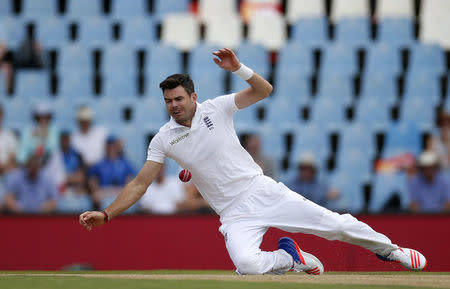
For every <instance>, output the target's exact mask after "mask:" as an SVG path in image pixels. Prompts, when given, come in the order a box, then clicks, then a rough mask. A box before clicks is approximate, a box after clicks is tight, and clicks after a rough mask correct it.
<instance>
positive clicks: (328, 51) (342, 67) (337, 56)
mask: <svg viewBox="0 0 450 289" xmlns="http://www.w3.org/2000/svg"><path fill="white" fill-rule="evenodd" d="M322 56H323V57H322V60H323V62H322V64H321V73H325V74H327V73H332V74H342V75H347V76H351V75H354V74H355V73H356V72H357V54H356V51H355V49H353V48H352V47H349V46H346V45H344V44H333V45H329V46H327V47H326V48H325V49H324V50H323V55H322Z"/></svg>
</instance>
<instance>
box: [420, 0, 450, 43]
mask: <svg viewBox="0 0 450 289" xmlns="http://www.w3.org/2000/svg"><path fill="white" fill-rule="evenodd" d="M420 3H421V8H420V10H421V17H420V27H421V29H420V39H421V40H422V41H423V42H424V43H439V45H441V46H443V47H445V48H446V49H448V48H449V47H450V35H449V33H448V29H447V27H449V26H450V17H448V15H449V13H450V2H448V1H446V0H433V1H421V2H420Z"/></svg>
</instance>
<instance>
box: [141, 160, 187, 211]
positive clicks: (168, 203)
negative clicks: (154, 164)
mask: <svg viewBox="0 0 450 289" xmlns="http://www.w3.org/2000/svg"><path fill="white" fill-rule="evenodd" d="M185 190H186V186H185V185H184V184H183V183H182V182H181V181H180V180H179V179H178V177H176V176H168V175H166V169H165V166H163V167H162V168H161V171H160V172H159V174H158V175H157V176H156V179H155V180H154V181H153V183H152V184H151V185H150V186H149V187H148V188H147V191H146V192H145V195H144V196H142V198H141V200H140V201H139V204H140V206H141V208H142V209H144V211H147V212H150V213H154V214H175V213H176V212H177V206H178V205H179V203H180V202H182V201H184V200H185Z"/></svg>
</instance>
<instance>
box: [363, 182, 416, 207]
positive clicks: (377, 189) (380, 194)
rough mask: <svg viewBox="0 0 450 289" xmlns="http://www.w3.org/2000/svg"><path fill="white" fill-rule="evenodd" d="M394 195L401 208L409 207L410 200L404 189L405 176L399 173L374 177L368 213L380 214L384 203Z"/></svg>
mask: <svg viewBox="0 0 450 289" xmlns="http://www.w3.org/2000/svg"><path fill="white" fill-rule="evenodd" d="M395 194H397V195H398V197H399V198H400V205H401V208H402V209H406V208H407V207H408V206H409V203H410V198H409V195H408V192H407V189H406V176H405V175H403V174H400V173H396V174H378V175H375V181H374V184H373V188H372V197H371V200H370V205H369V211H370V212H372V213H379V212H381V211H382V210H383V208H384V206H385V205H386V202H388V201H389V199H390V198H391V197H393V196H394V195H395Z"/></svg>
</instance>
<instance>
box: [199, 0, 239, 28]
mask: <svg viewBox="0 0 450 289" xmlns="http://www.w3.org/2000/svg"><path fill="white" fill-rule="evenodd" d="M198 16H199V17H200V20H201V21H203V22H205V23H211V22H214V20H215V19H217V18H221V19H222V20H223V21H224V20H225V19H227V18H228V20H226V21H229V19H230V18H234V17H235V16H237V9H236V1H234V0H221V1H216V0H200V1H198ZM228 24H230V23H227V25H228Z"/></svg>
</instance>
